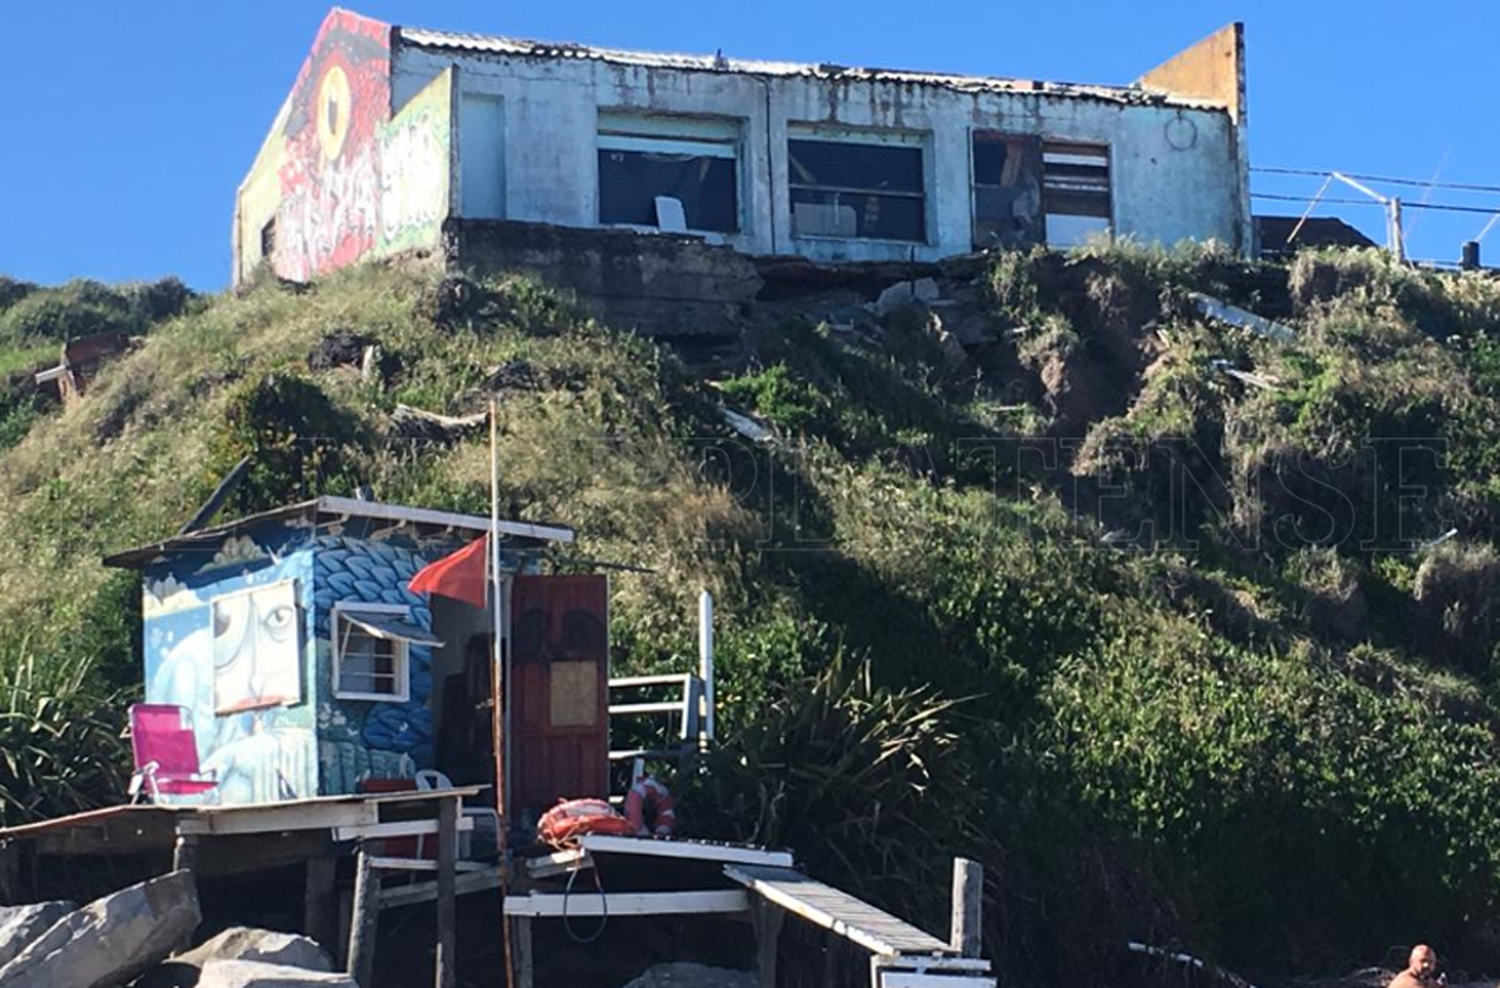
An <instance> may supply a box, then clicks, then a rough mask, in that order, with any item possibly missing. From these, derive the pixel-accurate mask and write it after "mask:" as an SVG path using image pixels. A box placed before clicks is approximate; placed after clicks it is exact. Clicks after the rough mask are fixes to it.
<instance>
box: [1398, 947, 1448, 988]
mask: <svg viewBox="0 0 1500 988" xmlns="http://www.w3.org/2000/svg"><path fill="white" fill-rule="evenodd" d="M1438 984H1440V982H1439V981H1438V973H1437V951H1435V950H1433V949H1432V948H1431V947H1429V946H1427V944H1425V943H1419V944H1417V945H1416V946H1415V947H1413V948H1412V949H1411V957H1410V959H1408V960H1407V962H1406V970H1405V971H1402V972H1401V973H1400V974H1398V975H1396V976H1395V977H1394V978H1393V979H1391V983H1390V986H1389V988H1435V986H1437V985H1438Z"/></svg>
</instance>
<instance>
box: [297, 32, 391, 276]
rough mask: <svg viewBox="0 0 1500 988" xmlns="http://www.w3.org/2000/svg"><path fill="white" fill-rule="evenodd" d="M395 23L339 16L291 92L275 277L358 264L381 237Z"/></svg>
mask: <svg viewBox="0 0 1500 988" xmlns="http://www.w3.org/2000/svg"><path fill="white" fill-rule="evenodd" d="M390 31H391V29H390V25H388V24H385V23H383V22H381V21H375V20H370V19H368V18H364V17H360V16H358V15H357V14H352V13H350V12H348V11H346V10H335V11H333V12H332V13H330V14H329V15H328V17H327V19H326V20H324V22H323V27H322V28H321V29H320V30H319V31H318V37H317V40H316V41H315V42H314V43H313V50H312V54H311V55H309V56H308V59H307V61H306V62H305V63H303V66H302V71H301V72H300V73H299V74H298V76H297V82H296V85H295V86H294V88H293V90H292V97H291V105H290V107H289V113H288V115H287V120H286V125H285V129H284V130H283V132H282V137H283V138H284V140H285V141H286V159H285V163H284V164H283V165H282V167H281V173H280V183H281V206H280V209H279V210H278V212H277V216H276V230H277V237H278V242H277V251H276V271H277V273H278V274H280V275H281V276H282V277H285V278H292V279H296V280H299V281H305V280H307V279H309V278H312V277H314V276H315V275H319V274H324V273H326V272H328V271H331V270H333V269H334V268H337V267H341V266H343V265H345V264H348V263H350V262H352V261H355V260H357V259H358V258H359V257H361V256H362V255H364V254H365V253H366V252H367V251H369V250H371V249H373V248H374V246H375V244H376V241H377V238H378V236H379V230H380V222H379V220H380V156H379V151H378V148H377V146H376V140H377V133H378V127H379V125H380V124H381V123H383V122H385V121H386V120H388V119H389V118H390V114H391V81H390V61H391V58H390V56H391V52H390Z"/></svg>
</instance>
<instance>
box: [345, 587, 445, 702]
mask: <svg viewBox="0 0 1500 988" xmlns="http://www.w3.org/2000/svg"><path fill="white" fill-rule="evenodd" d="M361 617H365V618H368V619H369V621H368V623H366V622H363V621H361ZM401 625H405V626H407V627H408V628H409V629H410V630H409V631H405V632H403V631H402V630H401V629H400V627H399V626H401ZM329 633H330V635H331V637H332V639H333V695H334V696H335V697H336V698H338V699H340V700H372V701H377V702H386V703H405V702H407V701H408V700H410V699H411V646H412V643H413V642H415V643H417V644H420V645H425V646H428V647H433V648H435V647H439V646H440V645H441V642H440V641H438V640H437V639H436V638H434V637H433V636H432V635H431V634H430V633H427V632H425V631H423V630H422V629H420V628H418V627H416V626H415V625H413V624H411V608H410V607H407V606H406V605H404V604H369V603H365V602H364V601H341V602H339V603H337V604H334V605H333V611H332V613H331V615H330V616H329ZM356 636H357V638H356ZM356 640H358V641H361V642H364V643H368V647H369V649H370V651H369V652H368V653H360V657H361V658H365V657H368V658H369V659H370V663H371V667H370V669H369V670H368V671H366V670H359V671H353V670H351V675H352V676H359V677H361V678H363V679H365V680H368V681H369V684H370V686H371V687H374V686H376V685H378V683H379V681H380V680H382V679H389V680H390V681H391V688H390V690H388V691H385V690H380V689H375V688H371V689H355V688H352V687H346V686H345V682H344V672H345V670H344V664H345V662H346V661H348V660H349V659H350V658H352V656H351V655H350V654H348V653H349V652H350V645H351V643H352V642H354V641H356ZM382 653H384V654H382ZM382 659H389V661H390V671H389V672H382V671H380V669H379V666H378V663H379V662H380V661H381V660H382Z"/></svg>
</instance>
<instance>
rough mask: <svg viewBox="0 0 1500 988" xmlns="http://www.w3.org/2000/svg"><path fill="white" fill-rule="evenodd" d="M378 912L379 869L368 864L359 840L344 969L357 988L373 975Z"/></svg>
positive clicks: (363, 987) (366, 987)
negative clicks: (347, 949)
mask: <svg viewBox="0 0 1500 988" xmlns="http://www.w3.org/2000/svg"><path fill="white" fill-rule="evenodd" d="M379 916H380V872H378V871H376V870H375V869H374V868H373V867H372V866H371V865H370V855H369V854H367V853H366V852H365V849H364V846H363V844H361V846H360V849H359V853H358V855H357V856H356V857H355V870H354V914H353V916H351V917H350V920H349V957H348V961H347V963H346V964H345V971H346V973H348V975H349V976H350V977H351V978H353V979H354V980H355V981H357V982H358V983H359V985H360V988H370V985H372V984H373V983H374V977H375V936H376V932H377V927H376V922H377V920H378V919H379Z"/></svg>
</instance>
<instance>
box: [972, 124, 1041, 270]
mask: <svg viewBox="0 0 1500 988" xmlns="http://www.w3.org/2000/svg"><path fill="white" fill-rule="evenodd" d="M997 145H999V146H1003V150H1002V151H1001V157H1002V160H1003V165H1002V169H1003V174H1002V176H1000V177H993V178H994V180H991V179H992V176H990V175H988V174H987V173H986V171H985V169H984V168H983V167H981V160H980V158H981V149H982V148H993V147H995V146H997ZM1042 147H1043V141H1042V138H1041V137H1039V136H1038V135H1036V134H1023V133H1017V132H1015V131H1007V130H1000V129H998V128H992V127H975V128H973V129H972V130H971V131H970V132H969V174H970V184H969V203H970V221H971V224H972V236H971V240H972V242H973V245H974V247H975V248H976V249H980V250H983V249H986V248H991V247H1001V248H1004V249H1007V250H1026V249H1029V248H1031V247H1033V246H1036V245H1037V244H1045V243H1046V242H1047V206H1046V197H1045V195H1044V191H1043V186H1044V175H1043V170H1044V169H1043V161H1044V156H1043V153H1042ZM1028 195H1029V196H1031V197H1032V202H1033V205H1034V208H1033V210H1032V213H1031V215H1029V216H1025V215H1017V214H1016V213H1015V212H1014V208H1015V205H1016V203H1017V202H1021V201H1024V200H1023V197H1025V196H1028ZM987 200H997V201H998V202H1003V203H1005V204H1006V205H1008V206H1010V208H1011V211H1010V212H1008V213H1006V214H1005V215H1000V214H998V213H997V214H996V215H992V216H990V215H985V214H986V212H988V211H989V210H990V209H991V208H993V206H994V205H997V204H998V202H989V201H987ZM1007 220H1008V221H1009V223H1008V224H1007V223H1006V221H1007ZM1007 225H1008V226H1009V229H1008V230H1007V229H1005V226H1007Z"/></svg>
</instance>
